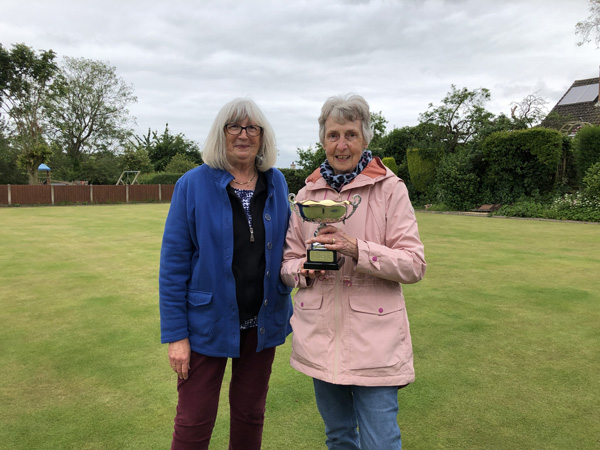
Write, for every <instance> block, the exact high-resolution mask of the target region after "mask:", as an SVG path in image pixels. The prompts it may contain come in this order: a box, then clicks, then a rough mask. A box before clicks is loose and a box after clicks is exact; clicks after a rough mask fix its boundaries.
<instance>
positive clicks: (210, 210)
mask: <svg viewBox="0 0 600 450" xmlns="http://www.w3.org/2000/svg"><path fill="white" fill-rule="evenodd" d="M265 176H266V179H267V191H268V192H267V200H266V203H265V208H264V211H263V223H264V227H265V262H266V265H265V273H264V276H263V284H264V299H262V306H261V309H260V312H259V314H258V346H257V349H256V351H260V350H262V349H263V348H270V347H275V346H277V345H280V344H282V343H284V342H285V338H286V336H287V335H288V334H289V333H290V332H291V327H290V325H289V319H290V316H291V314H292V303H291V298H290V292H291V288H289V287H287V286H286V285H285V284H283V282H282V281H281V279H280V277H279V271H280V267H281V259H282V255H283V245H284V242H285V234H286V231H287V226H288V220H289V215H290V208H289V203H288V199H287V196H288V188H287V184H286V182H285V178H284V176H283V174H282V173H281V172H280V171H279V170H277V169H269V170H268V171H267V172H265ZM232 179H233V176H232V175H231V174H230V173H229V172H227V171H224V170H220V169H213V168H211V167H209V166H208V165H206V164H204V165H202V166H199V167H197V168H195V169H193V170H190V171H189V172H187V173H186V174H185V175H184V176H183V177H181V178H180V179H179V181H178V182H177V184H176V185H175V190H174V192H173V197H172V199H171V207H170V209H169V214H168V216H167V221H166V224H165V231H164V235H163V241H162V248H161V255H160V274H159V292H160V325H161V342H163V343H167V342H175V341H179V340H181V339H185V338H189V340H190V346H191V348H192V350H193V351H195V352H197V353H201V354H204V355H207V356H221V357H229V358H235V357H239V354H240V348H239V343H240V329H239V328H240V323H239V316H238V306H237V301H236V286H235V279H234V275H233V271H232V269H231V263H232V260H233V216H232V211H231V203H230V200H229V197H228V194H227V190H226V187H227V185H228V184H229V182H230V181H231V180H232Z"/></svg>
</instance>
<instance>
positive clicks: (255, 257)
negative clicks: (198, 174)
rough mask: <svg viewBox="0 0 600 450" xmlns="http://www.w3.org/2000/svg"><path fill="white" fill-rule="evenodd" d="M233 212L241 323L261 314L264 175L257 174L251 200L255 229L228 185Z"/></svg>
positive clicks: (234, 273)
mask: <svg viewBox="0 0 600 450" xmlns="http://www.w3.org/2000/svg"><path fill="white" fill-rule="evenodd" d="M227 193H228V194H229V201H230V202H231V209H232V212H233V262H232V264H231V268H232V270H233V276H234V278H235V286H236V287H235V292H236V296H237V304H238V309H239V314H240V323H243V322H245V321H246V320H248V319H252V318H253V317H256V316H257V315H258V312H259V310H260V307H261V305H262V298H263V292H264V287H263V281H264V280H263V278H264V276H265V266H266V263H265V225H264V223H263V211H264V209H265V202H266V200H267V185H266V180H265V176H264V174H263V173H262V172H259V173H258V180H256V187H255V188H254V195H253V196H252V200H251V201H250V213H251V215H252V228H253V229H252V230H251V228H250V225H249V224H248V218H247V217H246V213H245V212H244V207H243V206H242V201H241V200H240V199H239V197H238V196H237V195H236V194H235V192H234V190H233V188H232V187H231V186H229V185H228V186H227Z"/></svg>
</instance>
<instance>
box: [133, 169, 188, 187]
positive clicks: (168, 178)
mask: <svg viewBox="0 0 600 450" xmlns="http://www.w3.org/2000/svg"><path fill="white" fill-rule="evenodd" d="M182 176H183V174H182V173H166V172H157V173H149V174H144V175H140V176H139V177H138V181H139V183H140V184H175V183H177V180H179V179H180V178H181V177H182Z"/></svg>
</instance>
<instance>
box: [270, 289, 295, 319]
mask: <svg viewBox="0 0 600 450" xmlns="http://www.w3.org/2000/svg"><path fill="white" fill-rule="evenodd" d="M291 292H292V288H291V287H288V286H286V285H285V284H283V282H282V281H281V280H278V281H277V290H276V291H275V294H276V296H277V298H275V302H276V303H275V307H274V311H275V313H274V316H273V317H274V320H275V324H276V325H277V327H283V326H284V325H285V328H287V329H289V325H288V322H289V320H290V316H291V315H292V299H291V297H290V293H291Z"/></svg>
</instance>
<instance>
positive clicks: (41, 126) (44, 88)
mask: <svg viewBox="0 0 600 450" xmlns="http://www.w3.org/2000/svg"><path fill="white" fill-rule="evenodd" d="M55 56H56V55H55V53H54V52H53V51H52V50H48V51H44V50H41V51H39V52H38V53H37V54H36V52H35V51H34V50H33V49H32V48H30V47H28V46H26V45H25V44H16V45H13V46H12V49H11V50H10V51H9V50H7V49H5V48H4V47H2V44H0V116H1V115H2V114H4V115H5V116H6V124H7V126H8V129H9V138H10V140H11V142H12V144H13V146H14V148H15V149H17V150H18V151H19V158H18V161H19V164H20V165H21V167H23V168H24V169H25V170H26V171H27V175H28V178H29V183H30V184H37V182H38V177H37V169H38V166H39V165H40V164H42V163H44V162H46V161H47V160H48V158H49V157H50V155H51V154H52V151H51V150H50V148H49V146H48V143H47V140H46V137H45V133H46V129H47V120H46V118H47V115H46V110H47V106H48V102H49V101H50V100H51V99H52V98H53V96H54V95H55V94H56V77H57V73H58V66H57V65H56V63H55V62H54V59H55ZM0 119H2V117H0Z"/></svg>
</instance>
